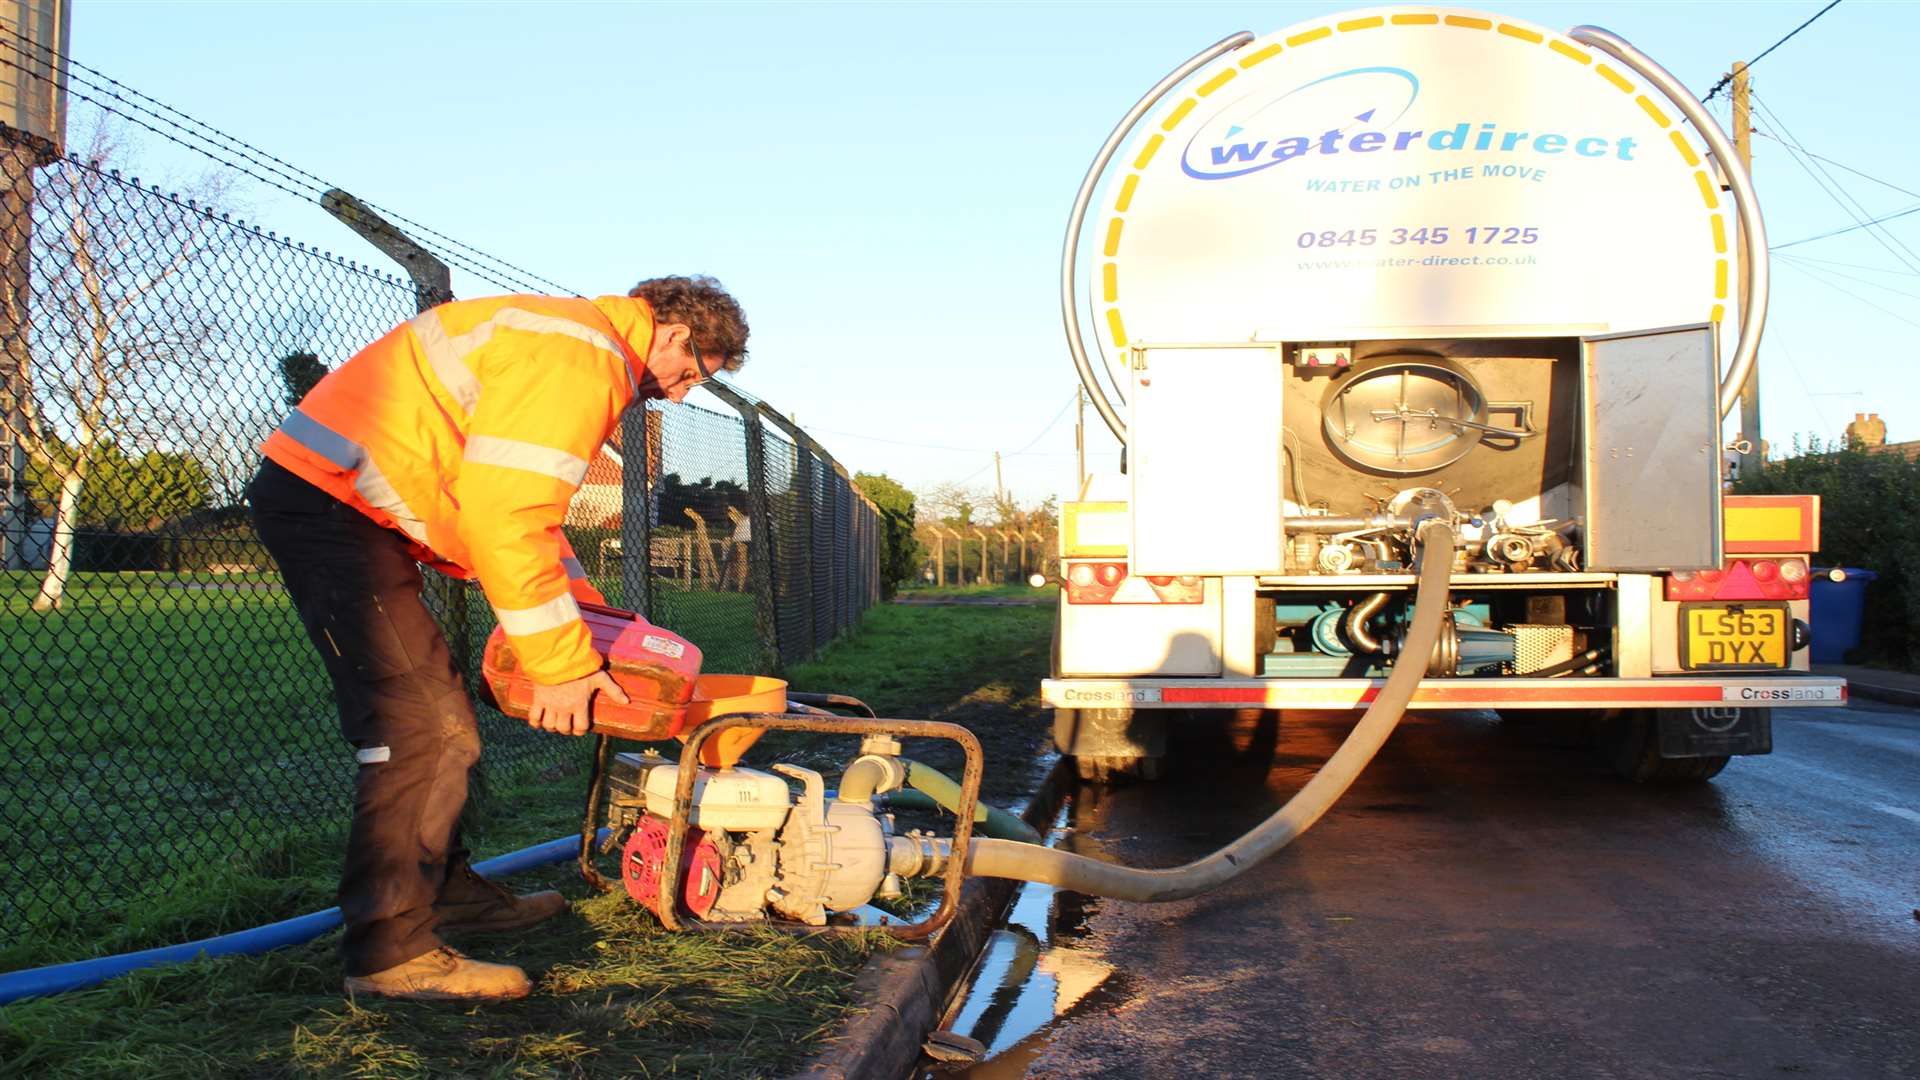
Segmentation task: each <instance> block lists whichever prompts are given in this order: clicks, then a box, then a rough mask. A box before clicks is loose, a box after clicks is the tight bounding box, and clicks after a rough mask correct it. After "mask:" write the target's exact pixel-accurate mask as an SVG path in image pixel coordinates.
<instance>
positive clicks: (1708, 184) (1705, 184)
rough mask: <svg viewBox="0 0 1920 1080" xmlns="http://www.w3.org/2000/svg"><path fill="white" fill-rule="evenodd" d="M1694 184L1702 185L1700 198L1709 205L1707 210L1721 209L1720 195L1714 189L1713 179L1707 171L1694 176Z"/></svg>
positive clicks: (1703, 170)
mask: <svg viewBox="0 0 1920 1080" xmlns="http://www.w3.org/2000/svg"><path fill="white" fill-rule="evenodd" d="M1693 182H1694V183H1696V184H1699V185H1700V198H1701V199H1702V200H1703V201H1704V202H1705V203H1706V204H1707V209H1709V210H1718V209H1720V193H1719V192H1718V191H1715V190H1714V189H1713V177H1711V176H1708V175H1707V171H1706V170H1705V169H1701V170H1700V171H1699V172H1696V173H1694V174H1693Z"/></svg>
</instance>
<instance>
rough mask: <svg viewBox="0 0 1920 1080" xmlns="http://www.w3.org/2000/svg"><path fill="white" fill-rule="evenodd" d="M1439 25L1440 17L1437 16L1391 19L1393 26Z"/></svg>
mask: <svg viewBox="0 0 1920 1080" xmlns="http://www.w3.org/2000/svg"><path fill="white" fill-rule="evenodd" d="M1439 24H1440V16H1438V15H1395V16H1394V17H1393V25H1395V26H1438V25H1439Z"/></svg>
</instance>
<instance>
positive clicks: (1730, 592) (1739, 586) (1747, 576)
mask: <svg viewBox="0 0 1920 1080" xmlns="http://www.w3.org/2000/svg"><path fill="white" fill-rule="evenodd" d="M1806 598H1807V563H1806V560H1804V559H1733V560H1730V561H1729V562H1728V563H1727V565H1726V567H1725V568H1724V569H1721V570H1699V571H1694V570H1676V571H1674V572H1673V573H1672V574H1670V575H1668V576H1667V599H1669V600H1805V599H1806Z"/></svg>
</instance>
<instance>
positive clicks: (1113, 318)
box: [1107, 307, 1127, 349]
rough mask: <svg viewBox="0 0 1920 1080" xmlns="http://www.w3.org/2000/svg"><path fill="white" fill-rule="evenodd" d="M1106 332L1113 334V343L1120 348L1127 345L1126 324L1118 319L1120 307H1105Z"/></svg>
mask: <svg viewBox="0 0 1920 1080" xmlns="http://www.w3.org/2000/svg"><path fill="white" fill-rule="evenodd" d="M1107 332H1108V333H1110V334H1112V335H1113V343H1114V344H1115V345H1118V346H1120V347H1121V348H1123V349H1124V348H1126V347H1127V324H1126V323H1123V322H1121V321H1120V309H1119V308H1117V307H1111V308H1108V309H1107Z"/></svg>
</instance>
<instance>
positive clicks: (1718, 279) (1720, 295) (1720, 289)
mask: <svg viewBox="0 0 1920 1080" xmlns="http://www.w3.org/2000/svg"><path fill="white" fill-rule="evenodd" d="M1713 297H1714V299H1716V300H1725V299H1726V298H1727V260H1725V259H1720V260H1718V261H1716V262H1715V263H1714V264H1713Z"/></svg>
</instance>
